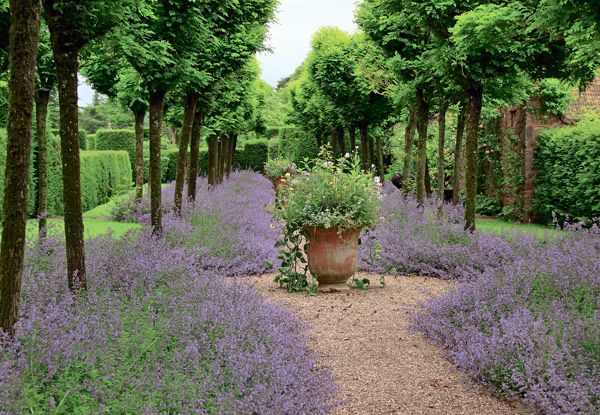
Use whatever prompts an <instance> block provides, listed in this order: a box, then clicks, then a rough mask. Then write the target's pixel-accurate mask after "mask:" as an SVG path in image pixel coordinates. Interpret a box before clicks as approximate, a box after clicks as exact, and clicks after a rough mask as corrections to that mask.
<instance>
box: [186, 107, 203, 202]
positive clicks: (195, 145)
mask: <svg viewBox="0 0 600 415" xmlns="http://www.w3.org/2000/svg"><path fill="white" fill-rule="evenodd" d="M196 107H197V106H196ZM202 123H203V116H202V111H198V109H196V113H195V114H194V123H193V124H192V135H191V141H192V142H191V144H190V168H189V169H188V170H189V177H188V198H189V199H190V200H191V201H195V200H196V178H197V177H198V159H199V157H200V137H201V136H202Z"/></svg>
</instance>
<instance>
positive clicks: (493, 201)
mask: <svg viewBox="0 0 600 415" xmlns="http://www.w3.org/2000/svg"><path fill="white" fill-rule="evenodd" d="M475 211H476V212H477V213H478V214H480V215H485V216H498V215H499V214H500V212H502V206H501V204H500V200H499V199H498V198H496V197H489V196H486V195H477V198H476V199H475Z"/></svg>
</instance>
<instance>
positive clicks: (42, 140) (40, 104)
mask: <svg viewBox="0 0 600 415" xmlns="http://www.w3.org/2000/svg"><path fill="white" fill-rule="evenodd" d="M49 99H50V91H46V90H42V89H38V91H37V93H36V95H35V120H36V132H37V140H38V149H37V150H38V151H37V176H38V188H37V191H38V200H37V212H36V214H37V217H38V219H39V223H38V225H39V237H40V238H45V237H46V234H47V230H48V136H47V133H46V119H47V117H48V100H49Z"/></svg>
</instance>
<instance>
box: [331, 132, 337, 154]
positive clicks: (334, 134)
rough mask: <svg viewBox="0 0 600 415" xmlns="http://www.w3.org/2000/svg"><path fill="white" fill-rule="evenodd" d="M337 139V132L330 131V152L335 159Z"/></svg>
mask: <svg viewBox="0 0 600 415" xmlns="http://www.w3.org/2000/svg"><path fill="white" fill-rule="evenodd" d="M338 143H339V141H338V138H337V130H336V129H333V130H331V151H332V152H333V156H334V157H335V158H337V157H338V156H339V152H338Z"/></svg>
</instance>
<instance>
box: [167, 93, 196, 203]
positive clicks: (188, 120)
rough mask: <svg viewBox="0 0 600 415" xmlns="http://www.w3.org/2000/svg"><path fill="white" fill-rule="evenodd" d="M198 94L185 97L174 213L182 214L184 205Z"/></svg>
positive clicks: (188, 94) (189, 94)
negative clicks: (184, 191) (188, 158)
mask: <svg viewBox="0 0 600 415" xmlns="http://www.w3.org/2000/svg"><path fill="white" fill-rule="evenodd" d="M197 102H198V94H196V93H195V92H188V93H187V95H186V97H185V111H184V115H183V128H182V130H181V136H180V137H179V158H178V160H177V177H176V178H175V197H174V200H173V213H174V214H175V215H180V214H181V207H182V205H183V186H184V185H185V169H186V164H187V152H188V146H189V144H190V137H191V135H192V124H193V123H194V114H195V113H196V103H197Z"/></svg>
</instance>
